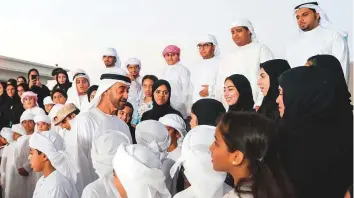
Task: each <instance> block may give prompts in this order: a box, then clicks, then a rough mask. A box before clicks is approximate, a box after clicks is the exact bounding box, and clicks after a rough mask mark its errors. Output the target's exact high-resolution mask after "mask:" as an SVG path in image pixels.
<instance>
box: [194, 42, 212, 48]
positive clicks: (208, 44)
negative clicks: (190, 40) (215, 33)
mask: <svg viewBox="0 0 354 198" xmlns="http://www.w3.org/2000/svg"><path fill="white" fill-rule="evenodd" d="M213 45H214V44H213V43H203V44H198V45H197V47H198V48H199V49H201V48H203V49H204V48H206V47H211V46H213Z"/></svg>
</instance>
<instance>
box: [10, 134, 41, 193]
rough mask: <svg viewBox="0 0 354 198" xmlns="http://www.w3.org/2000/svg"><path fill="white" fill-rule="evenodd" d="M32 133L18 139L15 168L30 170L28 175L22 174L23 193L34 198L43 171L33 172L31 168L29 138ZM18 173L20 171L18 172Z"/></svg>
mask: <svg viewBox="0 0 354 198" xmlns="http://www.w3.org/2000/svg"><path fill="white" fill-rule="evenodd" d="M30 137H31V135H23V136H21V137H20V138H18V139H17V141H16V148H15V152H14V158H15V168H16V170H18V169H20V168H24V169H25V170H26V171H27V172H28V174H29V175H28V176H21V177H22V180H21V189H22V190H21V193H22V196H21V197H23V198H26V197H28V198H32V195H33V191H34V189H35V187H36V183H37V181H38V179H39V178H40V177H41V176H42V174H41V173H36V172H33V169H32V168H31V164H30V161H29V159H28V156H29V149H30V147H29V139H30ZM17 174H18V173H17Z"/></svg>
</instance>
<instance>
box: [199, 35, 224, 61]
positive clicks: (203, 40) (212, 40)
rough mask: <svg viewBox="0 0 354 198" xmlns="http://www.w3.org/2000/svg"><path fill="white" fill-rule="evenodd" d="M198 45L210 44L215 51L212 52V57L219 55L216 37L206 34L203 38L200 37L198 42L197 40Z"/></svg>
mask: <svg viewBox="0 0 354 198" xmlns="http://www.w3.org/2000/svg"><path fill="white" fill-rule="evenodd" d="M199 43H212V44H213V45H214V46H215V50H214V55H215V56H218V55H220V48H219V43H218V41H217V40H216V37H215V36H214V35H212V34H206V35H204V36H202V37H201V38H200V39H199V40H198V44H199Z"/></svg>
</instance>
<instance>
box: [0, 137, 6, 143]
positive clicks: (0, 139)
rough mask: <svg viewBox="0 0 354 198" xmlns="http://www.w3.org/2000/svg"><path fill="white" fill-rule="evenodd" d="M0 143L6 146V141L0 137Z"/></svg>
mask: <svg viewBox="0 0 354 198" xmlns="http://www.w3.org/2000/svg"><path fill="white" fill-rule="evenodd" d="M0 141H1V142H2V143H3V144H8V142H7V140H6V139H5V138H3V137H1V136H0Z"/></svg>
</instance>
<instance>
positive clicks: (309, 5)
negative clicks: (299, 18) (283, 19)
mask: <svg viewBox="0 0 354 198" xmlns="http://www.w3.org/2000/svg"><path fill="white" fill-rule="evenodd" d="M300 8H309V9H314V10H316V12H317V13H318V14H319V15H320V17H321V20H320V26H321V27H323V28H327V29H330V30H334V31H336V32H338V33H339V34H340V35H341V36H343V37H344V38H345V39H347V37H348V33H346V32H344V31H341V30H338V29H337V28H335V27H333V24H332V22H331V21H330V20H329V18H328V16H327V14H326V12H325V11H324V10H323V9H322V8H321V7H320V6H319V5H318V3H317V2H307V3H303V4H300V5H298V6H296V7H295V11H294V15H296V11H297V10H298V9H300Z"/></svg>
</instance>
